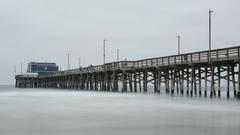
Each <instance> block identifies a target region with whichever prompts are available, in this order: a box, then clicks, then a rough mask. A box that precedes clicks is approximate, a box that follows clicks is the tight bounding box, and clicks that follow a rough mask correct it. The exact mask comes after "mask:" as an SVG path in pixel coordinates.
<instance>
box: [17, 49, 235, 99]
mask: <svg viewBox="0 0 240 135" xmlns="http://www.w3.org/2000/svg"><path fill="white" fill-rule="evenodd" d="M239 64H240V46H236V47H230V48H221V49H215V50H211V51H200V52H193V53H185V54H180V55H172V56H166V57H158V58H150V59H143V60H138V61H119V62H112V63H107V64H104V65H97V66H89V67H85V68H79V69H73V70H67V71H62V72H55V73H39V74H38V76H24V75H17V76H16V87H17V88H27V87H28V88H61V89H82V90H92V91H112V92H120V91H121V92H147V91H148V87H149V84H152V85H153V88H154V92H156V93H160V92H164V93H169V94H182V95H187V96H197V95H198V96H205V97H206V96H210V97H221V95H222V93H223V92H225V93H224V95H226V97H227V98H230V97H231V96H233V97H237V96H239V95H240V72H239V71H240V66H239ZM222 86H226V89H224V90H222Z"/></svg>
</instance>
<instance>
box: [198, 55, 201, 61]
mask: <svg viewBox="0 0 240 135" xmlns="http://www.w3.org/2000/svg"><path fill="white" fill-rule="evenodd" d="M200 55H201V53H198V62H201V57H200Z"/></svg>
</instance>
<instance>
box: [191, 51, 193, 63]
mask: <svg viewBox="0 0 240 135" xmlns="http://www.w3.org/2000/svg"><path fill="white" fill-rule="evenodd" d="M191 63H193V59H192V53H191Z"/></svg>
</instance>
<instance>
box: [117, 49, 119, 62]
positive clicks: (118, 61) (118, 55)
mask: <svg viewBox="0 0 240 135" xmlns="http://www.w3.org/2000/svg"><path fill="white" fill-rule="evenodd" d="M117 62H119V49H117Z"/></svg>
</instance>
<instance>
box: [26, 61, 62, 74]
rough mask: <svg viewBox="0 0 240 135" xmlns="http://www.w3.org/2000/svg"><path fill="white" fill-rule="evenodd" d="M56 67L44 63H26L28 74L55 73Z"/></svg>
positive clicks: (54, 64)
mask: <svg viewBox="0 0 240 135" xmlns="http://www.w3.org/2000/svg"><path fill="white" fill-rule="evenodd" d="M57 71H58V66H57V64H56V63H46V62H44V63H43V62H30V63H28V69H27V72H28V73H41V72H57Z"/></svg>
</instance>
